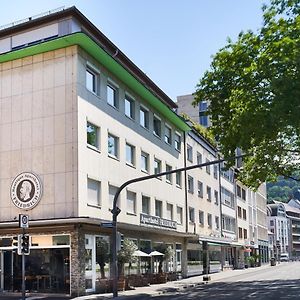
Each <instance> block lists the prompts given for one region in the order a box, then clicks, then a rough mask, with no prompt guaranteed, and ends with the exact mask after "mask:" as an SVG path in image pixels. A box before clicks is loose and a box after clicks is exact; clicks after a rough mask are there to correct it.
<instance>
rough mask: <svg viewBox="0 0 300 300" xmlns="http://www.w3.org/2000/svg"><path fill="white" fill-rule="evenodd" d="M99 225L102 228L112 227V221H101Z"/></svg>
mask: <svg viewBox="0 0 300 300" xmlns="http://www.w3.org/2000/svg"><path fill="white" fill-rule="evenodd" d="M100 226H101V227H103V228H112V227H113V223H112V222H103V223H100Z"/></svg>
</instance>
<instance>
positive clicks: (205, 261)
mask: <svg viewBox="0 0 300 300" xmlns="http://www.w3.org/2000/svg"><path fill="white" fill-rule="evenodd" d="M186 157H187V159H186V161H187V162H186V163H187V167H188V166H191V165H195V164H202V163H206V162H209V161H214V160H217V159H218V154H217V152H216V149H215V147H214V146H213V145H211V144H210V143H209V142H208V141H206V140H205V139H204V138H203V137H202V136H201V135H200V134H199V133H197V131H196V130H192V131H190V132H189V133H188V135H187V137H186ZM186 177H187V204H188V209H187V212H188V223H187V226H188V232H190V233H195V234H196V236H197V238H196V239H193V240H192V239H189V242H188V245H187V258H188V275H196V274H202V273H205V274H206V273H208V272H218V271H220V270H221V269H222V265H223V264H224V263H223V262H222V246H223V245H224V244H228V243H230V239H227V238H224V237H222V233H221V213H220V212H221V207H220V183H219V180H220V178H219V166H218V165H210V166H206V167H202V168H200V169H194V170H190V171H187V172H186Z"/></svg>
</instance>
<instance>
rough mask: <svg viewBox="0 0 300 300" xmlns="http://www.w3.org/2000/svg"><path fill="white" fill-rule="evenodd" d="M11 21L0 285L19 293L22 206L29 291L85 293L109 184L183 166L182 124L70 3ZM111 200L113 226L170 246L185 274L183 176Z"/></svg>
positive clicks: (2, 125) (2, 131)
mask: <svg viewBox="0 0 300 300" xmlns="http://www.w3.org/2000/svg"><path fill="white" fill-rule="evenodd" d="M16 24H18V25H14V24H12V25H11V26H8V27H5V28H4V27H2V30H0V82H1V99H0V102H1V108H0V186H1V189H0V191H1V194H0V228H1V234H0V239H1V243H0V270H1V272H0V290H19V289H20V281H19V280H18V278H19V276H20V273H19V271H18V270H20V266H21V259H20V256H18V255H17V254H16V252H15V247H13V246H12V244H11V239H12V237H13V236H15V235H16V234H18V233H19V232H20V229H19V228H18V222H16V221H15V220H16V219H17V217H18V215H19V214H20V213H23V214H24V213H26V214H27V215H29V219H30V226H29V229H28V230H27V231H28V232H29V234H30V236H31V239H32V247H31V253H30V256H28V257H26V266H27V270H28V271H29V268H30V275H31V277H30V278H32V279H31V281H29V279H28V280H27V285H28V286H27V289H35V290H38V291H39V292H41V291H48V292H60V293H67V294H72V295H82V294H85V293H86V292H92V291H95V289H96V282H97V280H98V278H99V276H100V275H99V264H100V263H101V262H99V257H100V256H99V254H100V253H99V251H100V249H101V248H99V247H100V246H99V245H100V244H101V243H100V241H101V240H102V241H107V244H108V245H109V244H110V236H111V229H109V228H105V227H104V226H103V227H100V224H101V223H107V222H110V221H111V219H112V215H111V212H110V209H111V208H112V199H113V196H114V194H115V192H116V190H117V188H118V187H119V186H120V185H121V184H122V183H124V182H125V181H127V180H129V179H132V178H135V177H140V176H144V175H147V174H152V173H155V172H161V171H164V170H170V169H176V168H180V167H182V166H184V144H183V139H184V134H185V131H187V130H189V126H188V125H187V124H186V123H185V122H184V121H183V120H182V119H181V118H180V117H178V116H177V115H176V114H175V113H174V112H173V110H174V109H176V104H175V103H174V102H173V101H172V100H171V99H170V98H169V97H167V96H166V95H165V94H164V93H163V92H162V91H161V90H160V88H159V87H157V86H156V85H155V84H154V83H153V82H152V81H151V80H150V79H149V78H148V77H147V76H146V75H145V74H144V73H143V72H142V71H141V70H140V69H139V68H138V67H137V66H136V65H134V64H133V63H132V61H130V60H129V59H128V58H127V57H126V56H125V55H124V54H123V53H122V51H121V50H120V49H118V48H117V47H116V46H115V45H114V44H113V43H112V42H111V41H109V40H108V39H107V38H106V37H105V36H104V35H103V34H102V33H101V32H100V31H99V30H98V29H97V28H95V27H94V25H93V24H91V23H90V22H89V21H88V20H87V19H86V18H85V17H84V16H83V15H82V14H81V13H80V12H79V11H78V10H77V9H76V8H75V7H72V8H68V9H66V10H61V11H57V12H53V13H50V14H46V15H42V16H40V17H39V16H37V17H32V18H29V19H28V20H27V21H24V22H21V23H18V22H17V23H16ZM119 207H120V209H121V213H120V215H119V218H118V221H119V223H118V230H119V231H120V232H121V233H122V234H123V235H124V236H125V237H126V238H130V239H132V240H134V241H135V242H136V243H137V245H138V247H139V249H141V250H143V251H145V252H149V251H151V250H153V249H157V248H158V247H159V246H160V245H162V244H164V245H169V246H170V247H172V248H173V249H174V251H175V252H176V255H175V256H174V257H173V259H172V260H171V262H170V263H169V265H168V266H165V268H166V270H168V271H176V272H181V273H182V274H183V276H186V275H187V266H186V262H187V260H186V259H185V256H186V245H187V239H188V238H189V237H190V236H192V237H194V236H195V234H194V231H192V232H191V233H189V231H188V230H187V229H186V213H187V212H186V200H185V185H184V179H183V175H182V177H181V178H179V179H175V176H168V177H166V178H160V179H153V180H151V181H147V182H146V183H139V184H135V185H131V186H128V188H127V189H125V190H124V191H122V193H121V195H120V199H119ZM109 271H110V265H109V263H107V264H106V265H105V273H106V276H109ZM42 272H43V273H42ZM40 276H42V277H40ZM28 278H29V277H28ZM40 278H43V280H44V283H43V284H39V283H40V282H39V280H40Z"/></svg>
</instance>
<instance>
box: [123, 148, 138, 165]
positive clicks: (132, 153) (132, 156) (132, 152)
mask: <svg viewBox="0 0 300 300" xmlns="http://www.w3.org/2000/svg"><path fill="white" fill-rule="evenodd" d="M128 149H130V159H129V161H128V157H127V154H128V153H127V150H128ZM135 156H136V148H135V146H133V145H132V144H130V143H128V142H126V144H125V160H126V164H127V165H129V166H131V167H134V166H135V162H136V159H135Z"/></svg>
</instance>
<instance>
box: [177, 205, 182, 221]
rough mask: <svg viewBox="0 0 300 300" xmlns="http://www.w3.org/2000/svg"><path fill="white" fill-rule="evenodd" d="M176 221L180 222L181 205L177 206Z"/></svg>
mask: <svg viewBox="0 0 300 300" xmlns="http://www.w3.org/2000/svg"><path fill="white" fill-rule="evenodd" d="M177 223H178V224H182V207H180V206H177Z"/></svg>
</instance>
